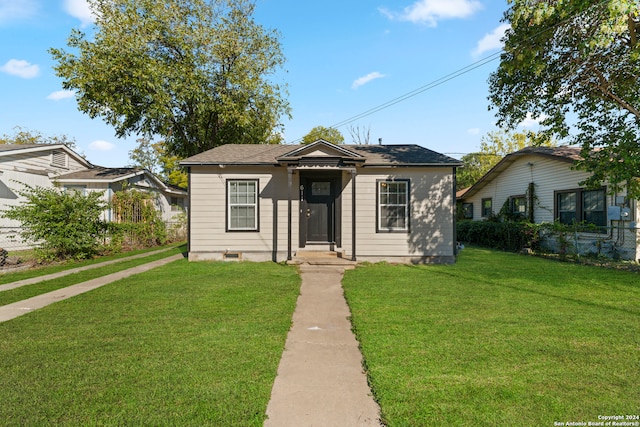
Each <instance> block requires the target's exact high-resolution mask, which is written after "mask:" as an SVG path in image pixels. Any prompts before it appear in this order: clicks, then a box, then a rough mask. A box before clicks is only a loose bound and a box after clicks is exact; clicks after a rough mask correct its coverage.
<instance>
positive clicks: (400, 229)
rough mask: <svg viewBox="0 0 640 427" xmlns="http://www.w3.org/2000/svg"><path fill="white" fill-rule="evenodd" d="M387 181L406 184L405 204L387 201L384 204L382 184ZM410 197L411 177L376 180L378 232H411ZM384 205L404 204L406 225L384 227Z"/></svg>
mask: <svg viewBox="0 0 640 427" xmlns="http://www.w3.org/2000/svg"><path fill="white" fill-rule="evenodd" d="M385 183H393V184H398V183H402V184H404V185H405V193H406V194H405V196H406V197H405V203H404V204H393V203H386V204H382V203H381V201H380V199H381V197H380V190H381V187H382V184H385ZM410 198H411V181H410V180H409V179H396V180H394V179H386V180H385V179H382V180H378V181H377V182H376V210H377V213H376V217H377V218H376V231H377V232H378V233H384V232H388V233H394V232H396V233H407V232H409V227H410V224H409V219H410ZM383 206H404V208H405V210H404V214H405V221H404V224H405V225H404V227H383V226H382V207H383Z"/></svg>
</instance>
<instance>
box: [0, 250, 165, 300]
mask: <svg viewBox="0 0 640 427" xmlns="http://www.w3.org/2000/svg"><path fill="white" fill-rule="evenodd" d="M171 249H173V248H164V249H159V250H157V251H152V252H144V253H141V254H138V255H131V256H128V257H125V258H118V259H112V260H109V261H103V262H99V263H97V264H91V265H85V266H84V267H76V268H70V269H69V270H64V271H59V272H57V273H51V274H46V275H44V276H38V277H32V278H31V279H24V280H18V281H16V282H11V283H6V284H4V285H0V292H2V291H8V290H9V289H15V288H19V287H20V286H26V285H33V284H34V283H40V282H44V281H45V280H53V279H57V278H58V277H64V276H68V275H69V274H74V273H79V272H81V271H85V270H91V269H93V268H98V267H104V266H105V265H110V264H115V263H118V262H123V261H128V260H131V259H137V258H144V257H148V256H151V255H155V254H159V253H162V252H166V251H168V250H171Z"/></svg>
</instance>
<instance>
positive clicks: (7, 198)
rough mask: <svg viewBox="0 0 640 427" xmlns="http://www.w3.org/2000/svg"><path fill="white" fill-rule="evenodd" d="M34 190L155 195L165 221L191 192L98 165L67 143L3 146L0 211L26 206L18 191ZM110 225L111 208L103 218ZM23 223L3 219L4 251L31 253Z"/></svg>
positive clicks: (0, 238) (0, 243) (142, 173)
mask: <svg viewBox="0 0 640 427" xmlns="http://www.w3.org/2000/svg"><path fill="white" fill-rule="evenodd" d="M23 184H26V185H28V186H31V187H45V188H48V187H53V186H60V187H62V188H66V189H74V190H78V191H82V192H89V191H102V192H104V200H105V202H109V201H110V200H111V197H112V196H113V193H114V192H116V191H120V190H121V189H122V188H123V185H124V186H127V187H128V188H136V189H140V190H144V191H148V192H151V193H153V194H154V195H155V196H156V197H155V203H156V207H157V209H158V210H160V211H161V212H162V218H163V220H164V221H165V222H171V221H172V219H173V218H174V217H175V215H176V214H177V213H180V212H182V211H184V210H185V209H186V207H187V204H186V202H187V200H188V198H187V191H185V190H183V189H180V188H177V187H173V186H169V185H167V184H164V183H163V182H161V181H160V180H159V179H158V178H157V177H156V176H155V175H153V174H152V173H150V172H149V171H147V170H144V169H139V168H105V167H101V166H94V165H92V164H91V163H89V162H88V161H87V160H86V159H84V158H83V157H82V156H80V155H79V154H78V153H76V152H74V151H73V150H71V149H70V148H68V147H67V146H65V145H62V144H56V145H52V144H24V145H22V144H20V145H18V144H2V145H0V211H3V210H6V209H7V208H8V207H9V206H14V205H18V204H20V203H21V202H22V201H23V198H22V197H21V196H20V195H19V191H21V190H23V189H24V188H25V187H24V185H23ZM103 219H105V220H107V221H111V220H112V219H113V218H112V213H111V209H108V210H106V211H105V212H104V214H103ZM19 231H20V223H19V222H17V221H12V220H9V219H6V218H4V217H0V247H4V248H10V249H14V250H16V249H22V248H26V246H25V245H23V244H22V243H20V239H19V238H18V234H19Z"/></svg>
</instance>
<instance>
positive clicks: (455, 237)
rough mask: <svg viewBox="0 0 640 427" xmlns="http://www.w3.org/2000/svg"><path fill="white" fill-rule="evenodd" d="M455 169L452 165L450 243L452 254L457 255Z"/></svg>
mask: <svg viewBox="0 0 640 427" xmlns="http://www.w3.org/2000/svg"><path fill="white" fill-rule="evenodd" d="M457 173H458V171H457V169H456V167H455V166H454V167H453V208H452V212H451V216H452V217H453V240H452V242H451V243H452V244H453V256H454V257H455V256H457V255H458V228H457V223H458V220H457V218H456V210H457V209H456V208H457V206H458V200H457V199H456V180H457V178H456V177H457Z"/></svg>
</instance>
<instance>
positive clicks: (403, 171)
mask: <svg viewBox="0 0 640 427" xmlns="http://www.w3.org/2000/svg"><path fill="white" fill-rule="evenodd" d="M392 171H393V172H394V173H389V170H388V169H365V170H362V171H359V174H358V176H357V178H356V180H357V181H356V192H357V198H356V212H357V213H356V216H357V225H356V250H357V254H358V258H368V257H371V258H376V257H379V258H385V257H404V258H407V257H409V258H418V257H427V258H429V257H452V256H453V255H454V253H453V249H454V237H453V203H454V202H453V175H452V170H451V169H448V168H431V169H429V168H398V169H396V170H392ZM393 179H408V180H409V182H410V190H411V195H410V226H409V232H385V231H377V224H376V221H377V209H378V207H377V203H376V201H377V198H376V192H377V181H378V180H393ZM347 193H348V194H347V195H345V197H344V199H345V200H346V199H348V200H349V203H347V207H348V209H349V210H348V211H347V209H345V210H344V211H346V212H345V214H347V216H348V217H347V218H345V219H344V220H343V223H346V224H348V226H347V227H344V231H345V232H346V233H347V235H346V236H345V237H346V238H345V239H344V240H345V241H347V242H350V241H351V226H350V225H351V211H350V208H351V203H350V200H351V194H350V191H347ZM349 250H350V248H347V254H349V253H350V252H349Z"/></svg>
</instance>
